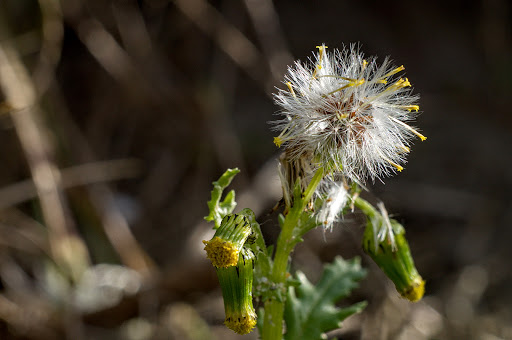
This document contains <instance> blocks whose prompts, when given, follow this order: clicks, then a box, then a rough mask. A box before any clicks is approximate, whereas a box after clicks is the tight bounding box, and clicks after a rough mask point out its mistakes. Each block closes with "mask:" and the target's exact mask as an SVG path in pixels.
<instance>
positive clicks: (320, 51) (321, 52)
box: [311, 45, 327, 79]
mask: <svg viewBox="0 0 512 340" xmlns="http://www.w3.org/2000/svg"><path fill="white" fill-rule="evenodd" d="M316 48H318V65H316V68H315V72H313V75H312V77H311V78H313V79H315V78H316V73H317V72H318V71H319V70H320V69H321V68H322V66H321V65H320V64H321V63H322V60H323V59H324V51H325V49H326V48H327V46H325V45H321V46H317V47H316Z"/></svg>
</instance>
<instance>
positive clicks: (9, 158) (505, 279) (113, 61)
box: [0, 0, 512, 340]
mask: <svg viewBox="0 0 512 340" xmlns="http://www.w3.org/2000/svg"><path fill="white" fill-rule="evenodd" d="M511 15H512V5H511V4H510V3H509V2H508V1H507V0H489V1H483V0H482V1H418V2H413V1H391V2H384V1H364V2H363V1H302V2H299V1H291V0H283V1H275V2H274V3H272V1H271V0H244V1H235V0H228V1H214V2H208V1H206V0H177V1H174V2H173V1H165V0H153V1H151V0H146V1H131V0H119V1H103V0H101V1H100V0H92V1H85V0H83V1H80V0H65V1H60V2H59V1H57V0H55V1H50V0H40V1H34V0H32V1H29V0H2V1H0V39H1V40H0V47H1V51H0V52H1V53H0V67H1V68H0V81H1V83H2V91H1V95H2V104H1V105H0V111H1V115H0V156H1V161H2V163H1V164H2V165H1V166H0V208H1V211H0V283H1V289H0V337H1V338H2V339H64V338H67V339H230V338H233V339H236V338H242V337H237V336H236V335H234V334H233V333H231V332H230V331H229V330H227V329H226V328H225V327H224V326H223V325H222V322H223V319H224V312H223V305H222V299H221V296H220V289H219V287H218V285H217V281H216V277H215V272H214V270H213V268H212V267H211V266H210V265H209V263H208V261H207V260H206V259H205V254H204V251H203V250H202V247H203V246H202V243H201V240H203V239H208V238H210V237H211V235H212V232H211V229H210V228H211V226H210V225H208V224H206V223H205V222H204V221H203V220H202V217H203V216H204V215H206V214H207V207H206V201H207V200H208V199H209V191H210V190H211V182H212V181H213V180H215V179H217V178H218V176H220V174H221V173H222V172H223V171H224V170H225V169H226V168H228V167H238V168H240V169H241V173H240V174H239V175H238V176H237V177H236V179H235V181H234V182H233V187H234V188H235V189H236V190H237V201H238V203H239V205H238V207H239V208H244V207H249V208H252V209H253V210H254V211H255V212H256V213H257V215H258V216H259V218H258V219H259V221H260V222H261V223H262V228H263V230H264V233H265V235H266V236H267V242H268V241H270V240H272V238H273V237H275V236H276V228H277V227H276V225H275V222H274V221H275V216H274V215H271V214H270V213H269V211H270V209H271V208H272V207H273V206H274V204H275V202H276V201H277V200H279V199H280V188H279V182H278V179H277V177H276V165H277V160H276V158H277V157H278V154H279V150H277V149H276V147H275V146H274V145H273V143H272V137H273V133H272V132H271V131H270V129H269V124H268V121H271V120H273V119H274V118H275V116H274V113H275V112H276V111H277V107H276V106H275V105H274V104H273V102H272V92H275V89H274V87H276V86H278V87H279V86H282V84H280V80H281V79H282V78H283V75H284V73H285V71H286V65H287V64H290V63H291V62H292V61H293V60H295V59H301V60H306V59H307V58H309V57H311V56H312V53H313V51H314V50H315V46H316V45H319V44H321V43H326V45H327V46H329V49H330V50H331V51H332V50H333V49H334V48H342V47H343V46H344V45H345V46H346V45H348V44H350V43H360V45H361V50H362V51H363V52H364V53H365V54H366V55H377V56H379V58H380V60H383V58H384V57H385V56H388V55H389V56H391V57H392V58H393V60H395V63H396V65H401V64H404V65H405V67H406V74H407V77H408V78H409V80H410V81H411V83H412V84H413V86H414V90H415V92H416V93H420V94H421V100H420V105H421V112H422V114H421V115H420V116H419V118H418V120H417V124H416V125H417V126H419V127H420V128H421V131H422V132H423V133H424V134H425V135H426V136H427V137H428V140H427V141H425V142H423V143H420V142H417V143H416V145H415V146H414V147H413V152H412V153H411V155H410V157H409V162H408V164H407V166H406V169H405V170H404V171H403V172H402V173H400V175H398V176H396V177H394V178H390V179H385V184H383V183H380V182H377V183H374V184H372V183H369V188H370V189H371V192H372V193H371V194H370V193H367V194H365V196H366V197H367V198H368V199H370V200H372V199H375V197H379V198H380V199H382V200H383V201H384V202H386V205H387V208H388V210H389V211H390V213H392V214H393V215H394V217H395V218H396V219H398V220H400V221H401V222H402V223H404V225H405V226H406V229H407V233H408V239H409V241H410V245H411V249H412V252H413V255H414V257H415V259H416V264H417V267H418V270H419V271H420V273H421V274H422V276H423V278H424V279H425V280H426V281H427V286H426V296H425V298H424V299H423V300H422V301H421V302H419V303H416V304H411V303H408V302H406V301H404V300H403V299H400V298H399V297H398V294H397V293H396V291H395V290H394V288H393V285H392V283H391V282H389V280H387V278H385V276H384V275H383V274H382V273H381V272H380V271H379V269H378V268H377V267H376V266H375V265H374V264H373V263H372V262H371V261H370V260H369V258H367V257H366V256H365V255H364V254H363V253H362V251H361V249H360V240H361V234H362V228H363V225H364V219H363V218H362V216H360V215H359V214H357V213H354V214H348V215H346V216H345V217H344V221H343V222H342V223H340V224H339V225H338V226H336V227H335V228H334V230H333V232H326V233H324V232H322V231H321V230H317V231H314V232H312V233H311V235H308V237H307V238H306V242H305V243H303V244H300V245H299V247H298V248H297V251H296V252H295V254H294V265H293V266H294V269H300V270H302V271H304V272H305V273H307V275H308V276H309V277H310V278H311V280H313V281H314V280H315V279H317V278H318V276H319V274H320V269H321V263H322V262H327V261H331V260H332V258H333V257H334V256H336V255H342V256H344V257H353V256H361V257H362V259H363V264H364V266H365V267H367V268H368V270H369V274H368V276H367V278H366V279H365V280H364V281H363V282H362V283H361V287H360V288H359V289H358V290H357V291H355V292H354V294H353V296H352V297H351V298H350V299H349V300H350V302H354V301H360V300H363V299H365V300H367V301H368V303H369V305H368V307H367V308H366V310H365V311H363V313H362V314H360V315H357V316H354V317H351V318H349V319H348V320H347V321H346V322H345V324H344V327H343V329H341V330H339V331H335V332H333V333H332V334H330V336H332V337H334V336H338V338H339V339H365V340H374V339H404V340H405V339H418V340H421V339H479V340H480V339H481V340H497V339H512V309H511V307H510V306H512V280H511V275H512V271H511V265H510V259H511V257H512V247H511V241H512V229H511V227H512V199H511V197H510V194H511V192H512V171H511V170H510V169H511V167H512V154H511V151H510V137H511V136H512V127H511V126H512V115H511V109H510V100H509V96H510V93H511V90H512V81H511V79H512V31H511V28H512V26H511ZM20 62H21V64H20ZM17 63H18V64H17ZM13 65H18V66H17V67H14V66H13ZM9 67H14V70H15V72H14V74H15V75H16V76H17V77H16V76H15V77H14V78H12V79H11V78H9V73H8V71H7V70H8V69H9ZM23 75H26V77H24V76H23ZM11 90H12V91H15V92H10V91H11ZM16 91H17V92H16ZM12 93H18V94H21V95H19V96H17V97H15V98H14V97H13V95H12ZM31 94H35V97H33V98H31V97H30V95H31ZM13 98H14V99H13ZM40 169H47V170H48V169H50V170H48V171H47V172H46V173H45V174H46V177H44V176H43V177H40V178H39V177H37V176H38V173H39V172H38V171H39V170H40ZM43 172H44V171H43ZM38 178H39V179H38ZM32 179H33V180H34V181H32ZM34 183H35V185H34ZM59 214H60V215H59ZM54 215H55V216H63V218H62V219H61V220H59V219H58V218H55V217H52V216H54ZM62 249H64V250H62ZM100 263H108V264H112V266H98V264H100ZM114 265H115V266H114ZM128 268H131V269H128ZM84 270H85V271H86V273H88V274H87V275H86V276H85V278H87V279H84V276H82V279H78V277H80V274H81V273H83V271H84ZM76 273H78V274H76ZM80 296H82V297H83V298H82V299H80V298H79V297H80ZM246 338H247V339H256V332H253V333H252V334H251V335H248V336H246Z"/></svg>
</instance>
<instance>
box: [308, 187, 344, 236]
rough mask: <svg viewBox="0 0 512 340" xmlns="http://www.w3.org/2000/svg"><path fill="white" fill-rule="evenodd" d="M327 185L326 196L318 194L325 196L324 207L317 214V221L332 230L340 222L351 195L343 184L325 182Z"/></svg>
mask: <svg viewBox="0 0 512 340" xmlns="http://www.w3.org/2000/svg"><path fill="white" fill-rule="evenodd" d="M324 182H328V183H325V184H324V186H325V189H324V190H325V191H326V192H325V194H322V193H318V195H324V196H325V197H324V201H323V204H322V207H321V208H320V210H319V211H318V212H317V214H316V219H317V222H318V224H319V225H321V226H323V227H324V228H325V229H330V228H332V225H333V224H334V222H337V221H338V220H339V217H340V216H341V214H342V211H343V208H344V207H345V206H346V205H347V203H348V201H349V193H348V191H347V190H346V189H345V187H344V186H343V183H338V182H333V181H329V180H327V181H326V180H324Z"/></svg>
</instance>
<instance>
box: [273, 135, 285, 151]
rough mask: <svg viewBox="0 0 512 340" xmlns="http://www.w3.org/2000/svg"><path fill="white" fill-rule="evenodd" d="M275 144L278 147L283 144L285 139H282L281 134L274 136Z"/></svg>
mask: <svg viewBox="0 0 512 340" xmlns="http://www.w3.org/2000/svg"><path fill="white" fill-rule="evenodd" d="M274 144H275V145H276V146H277V147H278V148H280V147H281V145H282V144H283V140H282V139H281V137H280V136H279V137H274Z"/></svg>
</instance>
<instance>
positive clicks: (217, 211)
mask: <svg viewBox="0 0 512 340" xmlns="http://www.w3.org/2000/svg"><path fill="white" fill-rule="evenodd" d="M239 172H240V170H239V169H237V168H235V169H228V170H226V172H225V173H223V174H222V176H220V178H219V179H218V180H217V181H215V182H213V190H212V192H211V199H210V200H209V201H208V208H209V209H210V213H209V214H208V216H205V217H204V219H205V220H207V221H214V223H215V229H217V228H218V227H219V226H220V223H221V221H222V219H223V218H224V216H226V215H227V214H231V213H232V212H233V209H235V207H236V202H235V192H234V191H233V190H231V191H230V192H228V193H227V195H226V197H225V198H224V200H223V201H222V202H221V201H220V200H221V197H222V193H223V191H224V189H225V188H226V187H227V186H228V185H229V184H230V183H231V181H232V180H233V178H234V177H235V176H236V174H238V173H239Z"/></svg>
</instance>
